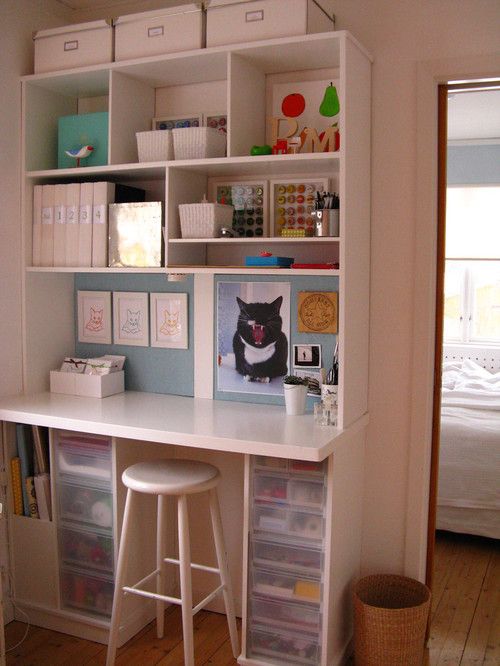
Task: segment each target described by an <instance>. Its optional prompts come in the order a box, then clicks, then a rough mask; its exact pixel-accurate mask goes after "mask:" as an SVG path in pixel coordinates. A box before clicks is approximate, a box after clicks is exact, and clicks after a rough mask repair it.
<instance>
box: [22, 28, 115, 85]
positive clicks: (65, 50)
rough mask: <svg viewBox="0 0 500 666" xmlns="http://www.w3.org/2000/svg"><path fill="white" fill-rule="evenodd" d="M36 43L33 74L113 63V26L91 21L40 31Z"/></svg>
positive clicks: (35, 39) (34, 37) (34, 38)
mask: <svg viewBox="0 0 500 666" xmlns="http://www.w3.org/2000/svg"><path fill="white" fill-rule="evenodd" d="M33 40H34V42H35V74H39V73H40V72H55V71H57V70H61V69H72V68H73V67H84V66H86V65H101V64H103V63H107V62H113V26H112V24H111V22H110V21H105V20H100V21H90V22H88V23H78V24H75V25H65V26H62V27H60V28H51V29H50V30H39V31H38V32H36V33H35V34H34V35H33Z"/></svg>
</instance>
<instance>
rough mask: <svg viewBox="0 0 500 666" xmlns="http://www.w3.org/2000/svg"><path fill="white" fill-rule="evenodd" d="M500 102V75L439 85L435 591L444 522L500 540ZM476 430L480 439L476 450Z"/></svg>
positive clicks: (430, 559)
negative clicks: (499, 480) (493, 434)
mask: <svg viewBox="0 0 500 666" xmlns="http://www.w3.org/2000/svg"><path fill="white" fill-rule="evenodd" d="M499 109H500V82H498V81H495V82H493V81H489V82H488V83H487V85H485V83H484V82H473V81H470V82H467V83H465V84H464V83H460V84H444V85H440V86H439V88H438V116H439V120H438V192H437V194H438V213H437V214H438V227H437V268H436V301H435V302H436V312H435V322H436V325H435V358H434V366H435V373H434V401H433V426H432V455H431V470H430V493H429V516H428V538H427V566H426V582H427V584H428V585H429V586H430V587H431V588H434V589H437V590H438V591H439V587H440V586H439V585H437V586H436V585H434V583H439V582H442V581H434V580H433V573H434V564H435V534H436V528H437V529H441V530H446V532H445V533H444V534H455V535H456V534H472V535H478V536H477V537H476V536H473V537H472V539H474V538H479V539H481V538H483V537H486V538H493V539H498V538H500V531H499V529H498V528H497V527H496V525H498V524H500V519H499V516H500V511H497V513H496V514H495V512H494V510H493V509H492V507H493V505H494V500H493V499H492V496H493V495H494V494H495V491H494V490H493V492H492V493H491V496H490V494H489V490H488V487H487V484H488V477H491V482H492V484H493V489H494V487H495V480H494V479H495V472H494V469H495V468H494V466H495V465H496V464H498V458H497V455H498V454H497V451H498V446H500V442H498V443H496V442H493V440H492V439H491V438H490V435H489V434H488V433H487V431H486V430H484V429H483V430H479V428H484V427H485V426H486V428H489V429H496V430H497V431H500V427H497V426H495V423H496V424H497V425H498V424H499V423H500V414H499V413H498V412H497V413H496V414H494V413H492V414H491V415H490V414H489V413H488V411H487V410H486V409H485V404H484V403H486V402H487V401H488V399H489V398H493V395H494V391H490V389H493V386H494V385H493V382H496V381H497V380H496V379H495V376H497V377H498V386H496V385H495V388H496V389H497V390H499V391H500V374H498V375H497V373H499V371H500V219H499V218H498V215H499V213H498V211H499V210H500V111H499ZM491 158H492V159H493V161H491V162H490V160H491ZM483 389H484V391H485V392H484V393H481V391H483ZM490 394H491V395H490ZM497 395H498V396H500V392H499V393H497ZM479 401H481V405H479ZM476 403H478V404H477V409H476ZM479 406H481V411H479ZM488 419H490V420H488ZM458 420H460V428H458V426H457V423H458ZM473 437H478V440H477V442H478V446H477V448H475V442H474V441H473V439H472V438H473ZM479 445H480V448H479ZM479 451H481V455H478V453H479ZM490 451H492V452H493V458H491V459H490V458H488V456H489V455H490ZM492 470H493V471H492ZM474 484H475V485H474ZM499 509H500V507H499ZM464 539H465V542H466V540H467V539H466V538H465V537H464ZM438 564H439V563H438ZM457 663H458V662H457Z"/></svg>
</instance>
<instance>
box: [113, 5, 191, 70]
mask: <svg viewBox="0 0 500 666" xmlns="http://www.w3.org/2000/svg"><path fill="white" fill-rule="evenodd" d="M114 26H115V60H117V61H118V60H130V59H133V58H143V57H145V56H153V55H162V54H164V53H175V52H177V51H190V50H193V49H201V48H202V46H203V12H202V9H201V3H191V4H188V5H180V6H178V7H169V8H168V9H158V10H155V11H150V12H141V13H139V14H128V15H125V16H120V17H119V18H117V19H115V21H114Z"/></svg>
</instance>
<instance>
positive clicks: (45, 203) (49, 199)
mask: <svg viewBox="0 0 500 666" xmlns="http://www.w3.org/2000/svg"><path fill="white" fill-rule="evenodd" d="M54 195H55V185H42V233H41V247H40V266H53V265H54Z"/></svg>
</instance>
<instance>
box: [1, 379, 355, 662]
mask: <svg viewBox="0 0 500 666" xmlns="http://www.w3.org/2000/svg"><path fill="white" fill-rule="evenodd" d="M0 421H3V422H4V423H5V427H4V429H3V432H4V435H5V442H4V447H5V448H6V453H7V457H9V456H12V455H15V454H14V453H13V451H14V450H15V428H14V426H13V424H14V423H25V424H36V425H41V426H46V427H48V428H52V429H55V430H72V431H77V432H83V433H91V434H97V435H105V436H108V437H111V438H113V445H112V450H113V479H114V480H113V488H114V490H113V496H114V499H113V504H114V506H115V519H114V534H115V535H118V534H119V530H120V524H121V516H122V513H123V504H124V489H123V487H122V484H121V483H120V481H119V479H120V475H121V471H122V470H123V469H124V468H125V467H126V466H128V465H129V464H131V463H133V462H136V461H137V460H139V459H154V458H156V457H161V452H160V453H158V451H157V450H158V446H162V445H163V446H164V447H166V448H165V452H166V455H174V456H175V455H176V453H177V452H175V451H173V450H172V448H173V449H175V448H176V447H179V451H178V454H179V456H182V455H184V452H183V451H181V448H182V447H188V451H189V449H190V450H191V451H190V452H186V454H185V455H186V456H188V455H189V456H191V455H192V456H193V457H195V458H196V457H200V459H204V458H207V457H208V458H210V459H212V458H214V459H215V460H214V462H215V464H217V466H219V467H220V468H221V472H222V473H223V478H224V483H223V484H222V486H221V508H222V513H223V520H224V521H225V532H227V533H226V542H227V546H228V553H229V559H230V566H231V567H232V571H231V575H232V577H233V581H234V582H235V589H236V590H237V591H238V594H237V597H238V599H237V605H238V604H239V600H241V601H242V609H243V625H244V627H245V626H246V625H247V616H246V612H247V611H246V608H247V607H246V600H247V599H248V598H250V596H249V595H251V590H249V589H248V588H247V585H248V584H249V583H248V582H247V572H248V569H249V563H248V560H247V554H248V552H249V534H250V529H251V520H252V518H251V516H252V506H253V505H252V502H253V499H252V498H253V484H252V481H251V472H250V468H251V458H250V456H253V455H257V456H265V457H268V458H282V459H289V460H302V461H309V462H320V461H323V460H326V459H328V464H327V467H326V469H327V472H326V477H325V478H326V486H325V488H326V489H325V497H324V505H323V513H322V515H323V520H324V521H325V531H324V536H323V540H322V546H321V547H322V549H323V553H324V555H323V557H324V567H323V574H322V581H323V582H322V584H323V586H324V588H323V592H322V599H323V601H322V606H321V614H322V622H323V626H324V627H325V629H324V631H323V632H322V635H321V636H322V637H321V654H322V656H321V661H320V666H327V665H328V666H331V665H332V664H340V663H341V661H342V659H343V656H344V654H345V652H346V649H347V645H348V642H349V640H350V636H351V621H350V618H351V615H352V612H351V609H350V602H349V594H348V589H349V586H350V585H351V584H352V582H353V580H355V578H356V577H357V576H358V575H359V563H360V551H361V529H360V526H361V510H362V505H361V497H362V486H363V457H364V455H363V451H364V436H365V429H366V425H367V423H368V415H364V416H362V417H361V418H360V419H358V420H357V421H356V422H355V423H354V424H352V425H350V426H349V427H348V428H346V429H345V430H339V429H338V428H334V427H331V426H328V427H324V426H317V425H315V423H314V419H313V416H312V414H310V413H309V414H305V415H303V416H287V415H286V413H285V408H284V407H283V406H281V405H265V404H262V405H261V404H255V403H241V402H232V401H220V400H219V401H218V400H208V399H202V398H189V397H180V396H173V395H160V394H151V393H141V392H133V391H126V392H125V393H121V394H118V395H114V396H110V397H108V398H104V399H98V398H82V397H77V396H69V395H61V394H55V393H52V394H51V393H48V392H46V393H37V394H33V395H24V396H13V397H4V398H0ZM54 446H55V444H54ZM168 449H170V451H168ZM196 449H197V450H198V451H196ZM225 454H227V455H225ZM231 454H243V456H240V455H236V456H235V455H231ZM243 457H244V460H243ZM243 462H244V470H243ZM273 473H274V472H273V470H272V471H271V474H273ZM56 477H57V475H56ZM56 477H55V480H54V482H53V490H52V492H53V500H54V499H55V497H56V493H55V488H56V486H57V484H58V482H57V478H56ZM55 504H57V503H56V502H55ZM203 510H204V508H203V506H201V505H200V506H198V509H197V511H195V512H194V518H195V522H196V526H195V527H196V529H194V530H193V531H194V535H193V536H194V541H195V542H196V541H197V542H198V543H193V549H192V552H193V559H194V560H196V561H204V557H205V556H206V550H207V541H206V538H205V535H204V530H205V529H206V525H205V523H206V516H205V517H204V514H203ZM9 522H10V533H11V544H12V549H11V552H12V560H13V574H14V581H15V588H16V604H17V605H18V606H19V607H20V608H22V609H23V610H24V611H25V612H28V614H29V615H30V618H31V619H32V622H33V624H38V625H39V626H44V627H48V628H51V629H55V630H57V631H63V632H66V633H69V634H74V635H77V636H82V637H84V638H88V639H90V640H96V641H99V642H102V643H106V642H107V636H108V627H109V621H108V620H106V619H99V618H93V617H84V616H83V615H80V614H78V612H76V613H75V612H74V611H71V609H70V610H68V609H66V608H64V607H62V606H61V604H60V602H59V592H58V590H59V586H60V583H59V568H58V562H59V555H58V518H57V515H56V517H55V520H54V521H52V522H49V521H42V520H31V519H29V518H25V517H24V516H11V517H10V521H9ZM227 528H229V529H227ZM154 529H155V528H154V512H153V511H152V510H151V511H149V512H148V513H145V514H144V515H143V520H142V521H141V523H140V524H139V525H138V526H137V530H138V534H137V539H136V546H137V553H135V555H134V557H133V558H131V559H132V560H133V561H134V562H135V565H136V566H137V567H138V570H137V572H136V575H135V577H134V580H136V579H139V578H141V577H143V576H144V575H145V574H146V573H149V571H151V570H152V568H154V558H153V555H154V553H152V549H150V548H149V547H148V548H146V545H147V544H149V542H150V541H151V534H153V533H154ZM115 538H116V537H115ZM32 543H36V544H37V557H38V568H39V570H40V572H41V573H40V576H36V577H32V576H30V575H29V571H30V562H31V559H30V561H27V559H26V557H27V553H31V552H32V547H31V544H32ZM150 550H151V553H150V552H149V551H150ZM196 551H198V552H196ZM198 554H199V557H198V559H196V558H197V556H198ZM333 554H334V555H333ZM150 556H151V557H150ZM148 558H149V559H151V562H153V564H151V562H149V559H148ZM146 565H147V566H146ZM148 567H149V568H148ZM27 572H28V574H27ZM203 584H204V583H203ZM209 589H211V588H209ZM240 591H241V592H240ZM152 612H153V613H154V608H153V611H152ZM152 616H153V615H152V614H151V609H149V608H147V607H146V608H145V609H144V610H141V611H140V612H139V611H138V610H137V611H136V610H135V609H132V610H131V612H130V614H129V616H128V619H127V622H126V623H125V624H124V627H123V628H122V629H123V631H122V633H121V638H120V643H123V642H124V641H126V640H128V638H130V637H131V636H133V635H134V634H135V633H137V631H139V630H140V629H141V628H142V627H143V626H144V625H145V624H147V622H149V621H150V619H151V617H152ZM244 634H245V637H244V638H245V639H246V631H245V630H244ZM246 649H247V648H246V647H245V640H244V644H243V653H242V656H241V657H240V659H239V663H240V664H243V665H245V666H254V665H255V664H256V663H261V662H256V661H255V660H254V659H248V658H247V657H246V656H245V655H246Z"/></svg>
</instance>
